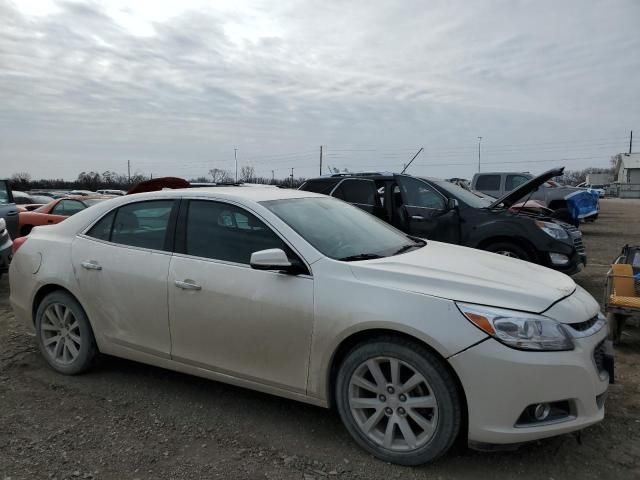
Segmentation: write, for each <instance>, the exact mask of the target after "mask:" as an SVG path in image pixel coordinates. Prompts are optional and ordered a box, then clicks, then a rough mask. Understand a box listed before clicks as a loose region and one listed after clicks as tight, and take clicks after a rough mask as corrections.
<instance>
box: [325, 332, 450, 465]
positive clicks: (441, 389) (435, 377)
mask: <svg viewBox="0 0 640 480" xmlns="http://www.w3.org/2000/svg"><path fill="white" fill-rule="evenodd" d="M376 357H378V358H380V357H390V358H393V359H397V360H399V361H401V362H404V363H405V364H407V365H410V366H411V368H413V369H414V370H415V371H416V372H418V373H420V374H421V375H422V376H423V377H424V378H425V379H426V380H427V381H428V383H429V387H430V389H431V391H430V394H431V395H433V396H434V397H435V399H436V401H437V408H438V411H437V422H436V425H435V429H434V431H433V434H432V436H431V437H430V438H429V439H428V441H427V443H426V444H424V445H422V446H419V447H418V448H416V449H413V450H407V451H394V450H392V449H388V448H384V447H383V446H381V445H379V444H377V443H375V442H374V441H373V440H372V439H371V438H369V437H368V436H367V435H366V434H365V433H364V432H363V431H362V430H361V429H360V427H359V426H358V423H357V421H356V419H355V418H354V415H353V413H352V411H351V408H350V401H349V388H350V387H349V384H350V381H351V378H352V376H353V375H354V373H355V372H356V371H357V369H359V368H361V366H362V364H363V363H364V362H366V361H367V360H370V359H372V358H376ZM335 395H336V399H335V400H336V406H337V409H338V413H339V414H340V418H341V419H342V422H343V423H344V425H345V427H346V429H347V431H348V432H349V433H350V434H351V436H352V437H353V438H354V439H355V441H356V442H357V443H358V444H359V445H360V446H361V447H362V448H364V449H365V450H367V451H368V452H369V453H371V454H372V455H374V456H375V457H377V458H379V459H381V460H384V461H386V462H391V463H397V464H400V465H409V466H412V465H421V464H424V463H428V462H431V461H433V460H435V459H437V458H438V457H440V456H441V455H444V454H445V453H446V452H447V451H448V450H449V449H450V448H451V446H452V445H453V443H454V442H455V440H456V438H457V437H458V433H459V431H460V425H461V419H462V401H461V399H460V394H459V392H458V388H457V384H456V381H455V379H454V377H453V375H452V374H451V373H450V371H449V368H448V366H447V365H446V364H445V362H444V361H443V360H442V359H440V358H439V357H438V356H437V355H436V354H434V353H433V352H431V351H430V350H429V349H428V348H426V347H425V346H422V345H420V344H419V343H417V342H413V341H410V340H405V339H400V338H395V337H380V338H377V339H374V340H371V341H369V342H365V343H362V344H359V345H357V346H356V347H354V348H353V349H352V350H351V351H350V352H349V353H348V354H347V355H346V357H345V359H344V361H343V362H342V364H341V366H340V368H339V371H338V375H337V378H336V385H335ZM393 428H395V427H393Z"/></svg>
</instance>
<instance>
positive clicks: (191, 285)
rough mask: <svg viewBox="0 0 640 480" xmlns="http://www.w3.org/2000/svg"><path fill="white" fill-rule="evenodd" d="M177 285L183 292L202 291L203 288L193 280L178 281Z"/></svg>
mask: <svg viewBox="0 0 640 480" xmlns="http://www.w3.org/2000/svg"><path fill="white" fill-rule="evenodd" d="M175 285H176V287H178V288H181V289H182V290H202V287H201V286H200V285H198V284H197V283H196V282H194V281H193V280H189V279H187V280H184V281H182V280H176V281H175Z"/></svg>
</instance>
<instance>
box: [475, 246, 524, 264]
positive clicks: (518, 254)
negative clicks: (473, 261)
mask: <svg viewBox="0 0 640 480" xmlns="http://www.w3.org/2000/svg"><path fill="white" fill-rule="evenodd" d="M484 250H486V251H487V252H493V253H497V254H499V255H505V256H508V257H513V258H519V259H520V260H525V261H527V262H531V261H533V259H532V258H531V255H530V254H529V252H527V251H526V250H525V249H524V248H522V247H521V246H519V245H516V244H515V243H512V242H496V243H490V244H489V245H487V246H486V247H484Z"/></svg>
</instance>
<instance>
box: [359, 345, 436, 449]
mask: <svg viewBox="0 0 640 480" xmlns="http://www.w3.org/2000/svg"><path fill="white" fill-rule="evenodd" d="M349 408H350V410H351V414H352V415H353V418H354V419H355V420H356V424H357V426H358V427H359V429H360V431H361V432H362V433H363V434H365V435H366V436H367V437H368V438H369V439H370V440H371V441H373V442H374V443H375V444H377V445H378V446H380V447H383V448H385V449H387V450H391V451H395V452H406V451H411V450H415V449H418V448H420V447H422V446H423V445H425V444H426V443H427V442H429V440H430V439H431V438H432V437H433V435H434V434H435V432H436V427H437V423H438V402H437V400H436V398H435V396H434V393H433V390H432V388H431V386H430V385H429V382H427V380H426V378H425V377H424V376H423V375H422V374H421V373H420V372H418V371H417V370H416V369H415V368H414V367H412V366H411V365H409V364H408V363H406V362H403V361H401V360H399V359H397V358H392V357H375V358H371V359H369V360H367V361H366V362H364V363H362V364H360V365H359V366H358V368H356V369H355V371H354V373H353V375H352V376H351V379H350V381H349Z"/></svg>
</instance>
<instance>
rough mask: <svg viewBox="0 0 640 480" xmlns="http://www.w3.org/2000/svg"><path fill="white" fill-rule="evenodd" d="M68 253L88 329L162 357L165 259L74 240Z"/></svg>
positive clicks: (165, 348)
mask: <svg viewBox="0 0 640 480" xmlns="http://www.w3.org/2000/svg"><path fill="white" fill-rule="evenodd" d="M72 248H73V255H72V258H73V267H74V271H75V274H76V278H77V280H78V284H79V287H80V290H81V292H82V297H83V299H84V303H83V305H84V306H85V308H86V309H87V314H88V315H89V318H90V319H91V321H92V323H93V326H94V329H97V330H98V332H99V333H100V334H101V335H104V336H105V337H107V339H108V340H110V341H112V342H114V343H118V344H120V345H125V346H129V347H132V348H136V349H139V350H141V351H147V352H148V353H153V354H157V355H161V356H165V357H168V355H169V352H170V350H171V343H170V337H169V324H168V307H167V274H168V270H169V260H170V258H171V255H170V254H169V253H168V252H155V251H151V250H142V249H138V248H132V247H128V246H124V245H116V244H112V243H105V242H101V241H97V240H93V239H91V238H87V237H77V238H76V239H75V241H74V243H73V247H72ZM83 264H84V265H83Z"/></svg>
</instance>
